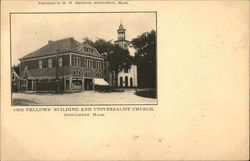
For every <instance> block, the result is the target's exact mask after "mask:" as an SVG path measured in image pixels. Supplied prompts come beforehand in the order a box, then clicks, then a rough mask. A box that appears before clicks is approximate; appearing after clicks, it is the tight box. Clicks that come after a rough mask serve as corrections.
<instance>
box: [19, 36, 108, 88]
mask: <svg viewBox="0 0 250 161" xmlns="http://www.w3.org/2000/svg"><path fill="white" fill-rule="evenodd" d="M19 60H20V78H21V90H23V91H48V92H49V91H58V92H59V91H60V92H73V91H82V90H93V89H94V88H95V85H108V83H107V82H105V81H104V80H103V68H104V59H103V57H102V56H101V55H100V53H99V52H98V51H97V50H96V49H95V48H93V47H91V46H89V45H87V44H83V43H80V42H78V41H76V40H74V39H73V38H66V39H62V40H58V41H49V42H48V44H46V45H45V46H43V47H41V48H40V49H38V50H36V51H34V52H32V53H30V54H28V55H26V56H24V57H22V58H21V59H19Z"/></svg>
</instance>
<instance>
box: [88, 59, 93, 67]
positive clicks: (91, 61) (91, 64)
mask: <svg viewBox="0 0 250 161" xmlns="http://www.w3.org/2000/svg"><path fill="white" fill-rule="evenodd" d="M89 68H93V60H89Z"/></svg>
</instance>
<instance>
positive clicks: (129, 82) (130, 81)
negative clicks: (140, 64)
mask: <svg viewBox="0 0 250 161" xmlns="http://www.w3.org/2000/svg"><path fill="white" fill-rule="evenodd" d="M125 32H126V30H125V28H124V27H123V25H122V24H120V26H119V29H118V30H117V38H118V40H116V41H115V44H117V45H119V46H120V47H122V48H123V49H128V50H129V53H130V55H131V56H135V55H134V54H135V50H134V49H133V48H132V47H131V46H130V45H129V43H130V42H129V41H128V40H126V37H125ZM117 80H118V86H119V87H137V86H138V80H137V66H136V65H131V68H130V69H128V70H123V71H121V72H120V73H119V74H118V79H117Z"/></svg>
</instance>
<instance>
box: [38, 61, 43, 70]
mask: <svg viewBox="0 0 250 161" xmlns="http://www.w3.org/2000/svg"><path fill="white" fill-rule="evenodd" d="M38 64H39V69H42V68H43V61H42V60H39V62H38Z"/></svg>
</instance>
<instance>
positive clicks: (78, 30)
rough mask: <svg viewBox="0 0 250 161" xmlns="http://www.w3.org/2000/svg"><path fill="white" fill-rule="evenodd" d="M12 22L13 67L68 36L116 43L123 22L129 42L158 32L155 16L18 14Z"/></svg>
mask: <svg viewBox="0 0 250 161" xmlns="http://www.w3.org/2000/svg"><path fill="white" fill-rule="evenodd" d="M11 20H12V21H11V22H12V24H11V36H12V37H11V38H12V64H13V65H14V64H17V63H18V62H19V60H18V59H19V58H21V57H22V56H24V55H26V54H29V53H30V52H32V51H34V50H36V49H38V48H40V47H42V46H44V45H46V44H47V43H48V40H59V39H63V38H67V37H73V38H74V39H75V40H77V41H80V42H82V37H89V38H90V39H92V40H95V39H96V38H103V39H106V40H116V39H117V31H116V30H117V29H118V27H119V25H120V22H121V20H122V24H123V26H124V28H125V29H126V39H127V40H131V39H133V38H135V37H137V36H138V35H140V34H141V33H143V32H146V31H151V30H152V29H154V30H156V16H155V13H76V14H14V15H12V17H11Z"/></svg>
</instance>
